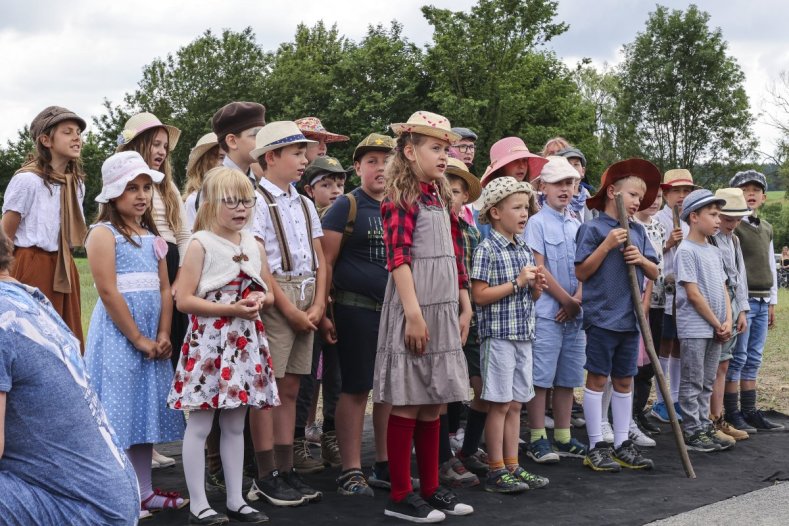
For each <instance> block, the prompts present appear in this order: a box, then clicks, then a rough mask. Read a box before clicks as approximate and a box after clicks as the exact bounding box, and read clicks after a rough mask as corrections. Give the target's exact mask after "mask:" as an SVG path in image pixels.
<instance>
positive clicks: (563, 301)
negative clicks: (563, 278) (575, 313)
mask: <svg viewBox="0 0 789 526" xmlns="http://www.w3.org/2000/svg"><path fill="white" fill-rule="evenodd" d="M532 253H533V254H534V262H535V263H536V264H537V266H538V267H539V266H542V267H543V269H544V270H543V274H544V275H545V280H546V282H547V283H548V286H547V287H546V289H545V292H547V293H548V294H549V295H551V296H552V297H553V298H554V299H555V300H556V301H558V302H559V305H561V306H562V307H564V306H565V305H567V304H568V303H569V302H571V301H573V298H572V296H570V295H569V294H568V293H567V291H566V290H564V287H562V286H561V285H559V282H558V281H556V278H554V277H553V275H552V274H551V273H550V272H549V271H548V269H547V268H545V256H543V255H542V254H540V253H539V252H534V251H532Z"/></svg>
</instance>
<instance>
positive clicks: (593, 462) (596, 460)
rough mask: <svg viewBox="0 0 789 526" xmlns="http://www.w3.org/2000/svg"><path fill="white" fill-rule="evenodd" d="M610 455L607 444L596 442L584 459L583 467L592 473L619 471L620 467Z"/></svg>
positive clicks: (609, 448) (609, 447)
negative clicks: (589, 469) (591, 470)
mask: <svg viewBox="0 0 789 526" xmlns="http://www.w3.org/2000/svg"><path fill="white" fill-rule="evenodd" d="M611 453H612V451H611V446H610V444H609V443H608V442H598V443H597V444H595V446H594V447H593V448H592V449H590V450H589V452H588V453H587V454H586V456H585V457H584V466H586V467H588V468H591V469H593V470H594V471H612V472H617V471H621V470H622V467H621V466H620V465H619V463H618V462H616V461H615V460H614V459H613V458H611Z"/></svg>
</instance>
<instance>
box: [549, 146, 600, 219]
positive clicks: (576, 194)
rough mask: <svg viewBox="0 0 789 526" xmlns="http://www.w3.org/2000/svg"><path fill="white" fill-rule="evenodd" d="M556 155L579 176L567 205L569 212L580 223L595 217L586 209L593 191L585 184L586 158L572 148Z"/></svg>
mask: <svg viewBox="0 0 789 526" xmlns="http://www.w3.org/2000/svg"><path fill="white" fill-rule="evenodd" d="M556 155H559V156H561V157H564V158H565V159H567V160H568V161H569V162H570V164H571V165H572V167H573V168H575V170H576V171H577V172H578V175H580V176H581V178H580V179H579V180H578V182H577V183H576V184H575V188H574V189H573V200H572V201H571V202H570V205H569V208H570V211H571V212H572V214H573V215H574V216H575V218H576V219H578V221H580V222H581V223H584V222H586V221H589V220H591V219H593V218H594V217H595V216H594V214H593V213H592V211H591V210H589V208H587V207H586V200H587V199H589V197H590V196H591V195H592V194H591V193H590V192H591V191H593V189H592V187H591V186H590V185H589V183H587V182H586V156H585V155H584V154H583V152H582V151H581V150H579V149H578V148H575V147H573V146H567V147H566V148H563V149H561V150H559V151H558V152H556Z"/></svg>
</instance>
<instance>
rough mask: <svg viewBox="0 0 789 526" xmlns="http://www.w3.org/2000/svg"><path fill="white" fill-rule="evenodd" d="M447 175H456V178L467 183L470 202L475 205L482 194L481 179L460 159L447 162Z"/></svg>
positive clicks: (452, 158) (451, 159) (445, 172)
mask: <svg viewBox="0 0 789 526" xmlns="http://www.w3.org/2000/svg"><path fill="white" fill-rule="evenodd" d="M444 174H446V175H454V176H456V177H460V178H461V179H463V181H465V183H466V186H467V187H468V202H469V203H473V202H474V201H476V200H477V199H479V196H480V195H481V194H482V185H480V184H479V179H477V177H476V176H475V175H474V174H473V173H471V172H469V171H468V167H466V163H464V162H463V161H461V160H460V159H455V158H454V157H450V158H449V159H448V160H447V169H446V170H445V171H444Z"/></svg>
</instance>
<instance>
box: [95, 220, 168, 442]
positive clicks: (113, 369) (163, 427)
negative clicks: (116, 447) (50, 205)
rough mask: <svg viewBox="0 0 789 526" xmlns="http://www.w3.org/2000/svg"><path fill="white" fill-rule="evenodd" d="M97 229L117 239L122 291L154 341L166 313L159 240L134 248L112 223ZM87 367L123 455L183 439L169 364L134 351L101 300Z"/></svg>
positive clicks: (142, 328)
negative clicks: (171, 403) (170, 401)
mask: <svg viewBox="0 0 789 526" xmlns="http://www.w3.org/2000/svg"><path fill="white" fill-rule="evenodd" d="M96 228H109V229H110V230H111V231H112V233H113V234H115V272H116V274H117V284H118V291H119V292H120V293H121V295H122V296H123V298H124V299H125V300H126V304H127V305H128V306H129V311H130V312H131V315H132V318H134V321H135V323H136V324H137V327H139V329H140V332H142V334H143V335H145V336H146V337H148V338H150V339H152V340H155V339H156V334H157V332H158V328H159V315H160V313H161V307H162V301H161V294H160V292H159V261H158V260H157V257H156V254H155V252H154V239H155V236H154V235H152V234H149V235H144V236H138V237H136V238H135V241H137V242H138V243H139V244H140V246H139V247H135V246H134V245H133V244H131V243H129V242H128V241H126V239H125V238H124V237H123V235H121V234H120V233H119V232H118V231H117V230H116V229H115V228H114V227H113V226H112V225H110V224H109V223H100V224H99V225H96ZM85 364H86V365H87V369H88V375H89V376H90V382H91V385H92V386H93V389H94V390H95V391H96V393H98V395H99V399H100V400H101V403H102V404H103V405H104V409H105V411H106V412H107V417H108V418H109V421H110V423H111V424H112V426H113V428H114V429H115V433H116V435H117V436H118V439H119V441H120V443H121V445H122V447H123V448H124V449H128V448H129V447H130V446H133V445H135V444H158V443H162V442H171V441H174V440H180V439H181V438H182V437H183V431H184V419H183V414H182V413H181V412H180V411H175V410H172V409H170V408H168V407H167V393H168V392H169V391H170V386H171V385H172V381H173V366H172V364H171V363H170V360H169V359H168V360H148V359H147V358H146V357H145V355H144V354H143V353H142V352H140V351H138V350H137V349H135V348H134V345H132V343H131V342H130V341H129V340H128V339H126V337H125V336H124V335H123V334H122V333H121V332H120V330H118V328H117V327H116V326H115V324H114V323H113V322H112V319H111V318H110V316H109V314H108V313H107V310H106V309H105V308H104V304H103V303H102V301H101V298H99V301H98V302H97V303H96V307H95V308H94V309H93V315H92V316H91V319H90V327H89V329H88V341H87V344H86V346H85Z"/></svg>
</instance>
